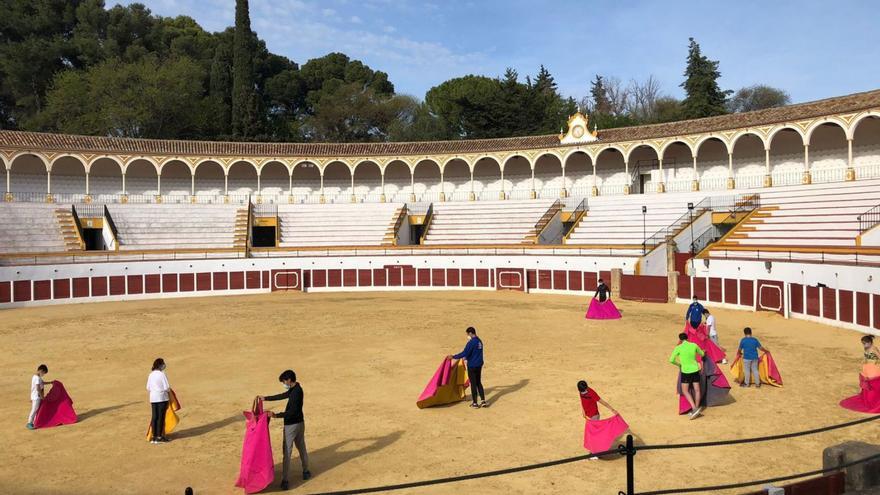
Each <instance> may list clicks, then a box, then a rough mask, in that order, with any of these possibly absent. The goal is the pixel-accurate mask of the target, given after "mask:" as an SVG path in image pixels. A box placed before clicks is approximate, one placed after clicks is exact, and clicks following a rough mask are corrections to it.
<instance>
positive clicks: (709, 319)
mask: <svg viewBox="0 0 880 495" xmlns="http://www.w3.org/2000/svg"><path fill="white" fill-rule="evenodd" d="M703 315H704V316H705V317H706V328H708V329H709V339H710V340H711V341H712V342H715V345H717V346H718V347H721V344H720V343H719V342H718V329H717V328H715V315H713V314H711V313H709V310H708V309H705V308H704V309H703ZM721 364H727V359H722V360H721Z"/></svg>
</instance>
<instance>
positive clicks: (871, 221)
mask: <svg viewBox="0 0 880 495" xmlns="http://www.w3.org/2000/svg"><path fill="white" fill-rule="evenodd" d="M856 220H858V222H859V235H861V234H864V233H865V232H867V231H868V230H871V229H872V228H873V227H874V226H875V225H877V224H880V205H877V206H874V207H873V208H871V209H870V210H868V211H866V212H864V213H862V214H861V215H859V216H857V217H856Z"/></svg>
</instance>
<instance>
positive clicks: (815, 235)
mask: <svg viewBox="0 0 880 495" xmlns="http://www.w3.org/2000/svg"><path fill="white" fill-rule="evenodd" d="M877 204H880V181H878V180H866V181H859V182H842V183H841V182H839V183H834V184H822V185H812V186H806V187H799V188H789V189H788V190H784V191H777V190H772V189H771V190H766V191H765V192H762V193H761V208H760V209H758V210H757V211H756V212H754V213H753V214H752V215H751V216H750V217H749V218H748V219H746V220H745V221H743V222H742V223H741V224H740V225H738V226H737V228H736V229H734V230H733V231H732V232H731V233H730V234H729V235H728V236H727V237H725V238H724V239H723V240H722V242H719V243H717V244H716V245H715V248H718V249H721V248H727V247H733V246H743V247H749V246H754V247H766V246H774V247H788V248H815V247H842V248H855V247H856V237H857V236H858V235H859V224H858V220H857V217H858V216H859V215H860V214H862V213H864V212H865V211H867V210H868V209H870V208H872V207H874V206H876V205H877Z"/></svg>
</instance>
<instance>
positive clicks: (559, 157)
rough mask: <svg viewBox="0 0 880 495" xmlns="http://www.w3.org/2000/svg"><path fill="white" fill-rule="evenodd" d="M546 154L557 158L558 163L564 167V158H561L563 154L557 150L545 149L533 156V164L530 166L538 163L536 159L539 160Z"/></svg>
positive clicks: (533, 166)
mask: <svg viewBox="0 0 880 495" xmlns="http://www.w3.org/2000/svg"><path fill="white" fill-rule="evenodd" d="M547 155H550V156H555V157H556V159H557V160H559V164H560V165H562V168H565V160H563V159H562V156H563V155H561V154H559V152H557V151H554V150H545V151H542V152H540V153H539V154H538V155H537V156H535V161H534V165H532V168H535V167H536V166H537V165H538V160H540V159H541V158H542V157H545V156H547Z"/></svg>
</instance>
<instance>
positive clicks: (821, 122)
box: [804, 116, 849, 144]
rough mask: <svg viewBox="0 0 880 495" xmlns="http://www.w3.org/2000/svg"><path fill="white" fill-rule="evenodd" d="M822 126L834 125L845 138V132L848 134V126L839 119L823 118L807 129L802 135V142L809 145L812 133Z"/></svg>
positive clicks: (833, 117) (834, 117)
mask: <svg viewBox="0 0 880 495" xmlns="http://www.w3.org/2000/svg"><path fill="white" fill-rule="evenodd" d="M824 124H836V125H837V126H838V127H840V129H841V130H842V131H843V135H844V136H847V132H849V126H848V125H847V124H846V122H844V121H843V120H842V119H841V118H839V117H836V116H832V117H824V118H822V119H820V120H816V121H815V122H813V123H812V124H810V127H807V132H806V134H805V135H804V142H806V143H807V144H810V140H811V138H812V137H813V131H815V130H816V129H817V128H819V126H821V125H824Z"/></svg>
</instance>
